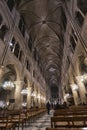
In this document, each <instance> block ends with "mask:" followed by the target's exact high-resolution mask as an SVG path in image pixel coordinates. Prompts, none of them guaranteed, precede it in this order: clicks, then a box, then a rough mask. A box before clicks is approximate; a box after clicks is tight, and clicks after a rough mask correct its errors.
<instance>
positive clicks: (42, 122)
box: [20, 113, 52, 130]
mask: <svg viewBox="0 0 87 130" xmlns="http://www.w3.org/2000/svg"><path fill="white" fill-rule="evenodd" d="M51 116H52V113H51V114H49V115H48V114H47V113H45V114H44V115H43V116H42V117H40V118H38V119H37V120H35V121H34V122H33V123H30V125H29V126H28V127H24V129H23V130H45V128H46V127H50V124H51V123H50V118H51ZM20 130H21V128H20Z"/></svg>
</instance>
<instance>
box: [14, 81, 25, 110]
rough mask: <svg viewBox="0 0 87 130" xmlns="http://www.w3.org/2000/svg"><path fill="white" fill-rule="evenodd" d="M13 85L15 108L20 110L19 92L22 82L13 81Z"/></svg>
mask: <svg viewBox="0 0 87 130" xmlns="http://www.w3.org/2000/svg"><path fill="white" fill-rule="evenodd" d="M15 85H16V88H15V94H14V98H15V108H21V107H22V95H21V90H22V85H23V82H22V81H15Z"/></svg>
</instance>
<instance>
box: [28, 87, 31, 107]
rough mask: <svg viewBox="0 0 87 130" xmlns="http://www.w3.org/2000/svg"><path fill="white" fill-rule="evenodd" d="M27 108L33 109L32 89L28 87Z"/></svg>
mask: <svg viewBox="0 0 87 130" xmlns="http://www.w3.org/2000/svg"><path fill="white" fill-rule="evenodd" d="M27 107H28V108H30V107H31V87H28V95H27Z"/></svg>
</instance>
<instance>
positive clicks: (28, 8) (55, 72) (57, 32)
mask: <svg viewBox="0 0 87 130" xmlns="http://www.w3.org/2000/svg"><path fill="white" fill-rule="evenodd" d="M62 4H63V3H62V0H20V1H18V0H17V8H18V10H19V12H20V13H21V14H22V16H23V17H24V20H25V23H26V26H27V28H28V32H29V35H30V37H31V39H32V46H33V51H34V50H35V51H36V55H38V60H39V65H38V66H39V67H40V70H41V73H42V75H43V77H44V78H45V80H46V82H47V84H48V86H49V87H50V88H51V89H50V90H51V92H53V91H54V92H53V93H58V88H59V86H60V81H61V80H60V79H61V64H62V57H63V47H64V42H63V41H64V31H65V27H64V26H65V25H64V24H65V23H64V22H66V21H64V20H65V18H64V12H63V9H62ZM53 88H54V89H53Z"/></svg>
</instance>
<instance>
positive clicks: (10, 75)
mask: <svg viewBox="0 0 87 130" xmlns="http://www.w3.org/2000/svg"><path fill="white" fill-rule="evenodd" d="M16 78H17V75H16V71H15V68H14V65H11V64H9V65H7V66H6V68H5V72H4V74H3V76H2V79H1V85H0V101H3V102H4V103H5V105H6V107H7V105H8V104H9V105H11V106H12V103H14V102H15V99H14V92H15V83H14V81H15V80H16ZM10 103H11V104H10Z"/></svg>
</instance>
